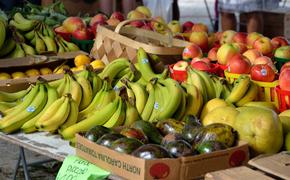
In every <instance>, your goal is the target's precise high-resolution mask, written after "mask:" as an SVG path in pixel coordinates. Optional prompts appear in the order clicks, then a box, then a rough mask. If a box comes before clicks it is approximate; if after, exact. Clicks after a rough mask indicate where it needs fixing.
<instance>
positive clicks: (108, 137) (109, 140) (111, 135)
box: [96, 133, 124, 148]
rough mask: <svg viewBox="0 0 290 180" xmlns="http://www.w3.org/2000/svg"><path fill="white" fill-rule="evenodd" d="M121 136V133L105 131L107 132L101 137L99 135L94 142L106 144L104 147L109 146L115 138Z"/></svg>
mask: <svg viewBox="0 0 290 180" xmlns="http://www.w3.org/2000/svg"><path fill="white" fill-rule="evenodd" d="M123 137H124V136H123V135H121V134H116V133H107V134H104V135H103V136H102V137H100V138H99V139H98V140H97V142H96V143H97V144H99V145H102V146H106V147H108V148H110V147H111V145H112V143H113V142H114V141H115V140H117V139H120V138H123Z"/></svg>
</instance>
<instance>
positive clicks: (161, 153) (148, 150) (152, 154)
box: [131, 144, 172, 159]
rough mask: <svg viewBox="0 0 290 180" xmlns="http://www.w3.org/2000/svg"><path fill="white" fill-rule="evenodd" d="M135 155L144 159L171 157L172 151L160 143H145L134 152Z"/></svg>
mask: <svg viewBox="0 0 290 180" xmlns="http://www.w3.org/2000/svg"><path fill="white" fill-rule="evenodd" d="M131 155H133V156H136V157H139V158H143V159H159V158H171V157H172V156H171V155H170V153H169V152H168V151H167V150H166V149H165V148H164V147H162V146H160V145H158V144H145V145H143V146H141V147H139V148H138V149H136V150H135V151H133V152H132V154H131Z"/></svg>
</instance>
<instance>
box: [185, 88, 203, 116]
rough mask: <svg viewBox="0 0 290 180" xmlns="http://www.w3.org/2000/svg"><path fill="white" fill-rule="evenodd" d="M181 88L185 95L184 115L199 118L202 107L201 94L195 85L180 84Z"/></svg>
mask: <svg viewBox="0 0 290 180" xmlns="http://www.w3.org/2000/svg"><path fill="white" fill-rule="evenodd" d="M182 86H183V87H184V88H185V89H186V93H187V97H186V110H185V115H194V116H199V114H200V112H201V110H202V107H203V97H202V93H201V92H200V91H199V90H198V88H197V87H196V86H195V85H192V84H187V83H182Z"/></svg>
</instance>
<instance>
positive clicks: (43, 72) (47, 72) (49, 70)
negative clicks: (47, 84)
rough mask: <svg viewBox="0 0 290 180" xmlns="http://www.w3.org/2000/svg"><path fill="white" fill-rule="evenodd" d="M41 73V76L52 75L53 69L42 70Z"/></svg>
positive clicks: (45, 68)
mask: <svg viewBox="0 0 290 180" xmlns="http://www.w3.org/2000/svg"><path fill="white" fill-rule="evenodd" d="M39 71H40V74H41V75H46V74H52V71H51V69H49V68H47V67H44V68H41V69H40V70H39Z"/></svg>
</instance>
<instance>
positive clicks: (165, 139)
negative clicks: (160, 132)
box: [161, 133, 184, 146]
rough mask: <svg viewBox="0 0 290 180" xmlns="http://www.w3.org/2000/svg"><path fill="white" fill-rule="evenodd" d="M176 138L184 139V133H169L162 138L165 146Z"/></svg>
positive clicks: (162, 143)
mask: <svg viewBox="0 0 290 180" xmlns="http://www.w3.org/2000/svg"><path fill="white" fill-rule="evenodd" d="M176 140H184V139H183V137H182V135H181V134H179V133H174V134H167V135H166V136H164V137H163V138H162V142H161V145H162V146H165V145H166V144H168V143H169V142H171V141H176Z"/></svg>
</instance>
